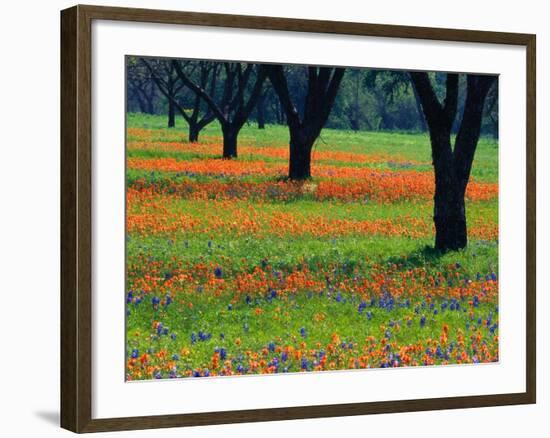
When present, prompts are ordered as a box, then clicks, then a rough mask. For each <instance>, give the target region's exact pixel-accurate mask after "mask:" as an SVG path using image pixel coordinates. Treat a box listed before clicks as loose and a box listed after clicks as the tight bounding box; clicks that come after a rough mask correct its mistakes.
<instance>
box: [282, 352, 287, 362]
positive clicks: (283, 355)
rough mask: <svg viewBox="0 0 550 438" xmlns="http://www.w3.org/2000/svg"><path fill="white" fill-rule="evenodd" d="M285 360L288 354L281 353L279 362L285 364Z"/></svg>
mask: <svg viewBox="0 0 550 438" xmlns="http://www.w3.org/2000/svg"><path fill="white" fill-rule="evenodd" d="M287 359H288V354H287V352H286V351H283V352H282V353H281V360H282V361H283V362H286V360H287Z"/></svg>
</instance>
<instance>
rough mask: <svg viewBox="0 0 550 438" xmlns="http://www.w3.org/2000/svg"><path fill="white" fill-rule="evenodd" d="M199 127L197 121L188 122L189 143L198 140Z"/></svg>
mask: <svg viewBox="0 0 550 438" xmlns="http://www.w3.org/2000/svg"><path fill="white" fill-rule="evenodd" d="M200 131H201V127H200V126H199V124H197V123H189V143H198V142H199V133H200Z"/></svg>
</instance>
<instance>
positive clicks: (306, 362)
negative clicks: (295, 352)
mask: <svg viewBox="0 0 550 438" xmlns="http://www.w3.org/2000/svg"><path fill="white" fill-rule="evenodd" d="M300 366H301V367H302V369H303V370H307V366H308V360H307V359H306V358H305V357H303V358H302V360H301V363H300Z"/></svg>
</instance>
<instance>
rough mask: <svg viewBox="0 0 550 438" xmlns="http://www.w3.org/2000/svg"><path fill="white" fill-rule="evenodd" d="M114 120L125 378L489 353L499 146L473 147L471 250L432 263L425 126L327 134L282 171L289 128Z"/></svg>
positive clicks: (426, 361)
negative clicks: (234, 145) (121, 209)
mask: <svg viewBox="0 0 550 438" xmlns="http://www.w3.org/2000/svg"><path fill="white" fill-rule="evenodd" d="M178 122H179V124H178V125H177V126H176V128H171V129H168V128H166V117H165V116H149V115H143V114H135V113H130V114H128V115H127V145H126V146H127V174H126V180H127V218H126V223H127V243H126V247H127V273H126V274H127V275H126V278H127V280H126V288H127V290H126V294H127V297H126V303H127V341H126V342H127V358H126V360H127V366H126V378H127V379H128V380H142V379H153V378H157V379H158V378H176V377H205V376H214V375H224V376H228V375H240V374H261V373H284V372H303V371H324V370H345V369H357V368H386V367H400V366H426V365H442V364H467V363H468V364H470V363H478V362H494V361H497V360H498V145H497V142H496V141H495V140H492V139H486V138H483V139H482V140H480V142H479V145H478V149H477V152H476V158H475V161H474V165H473V170H472V177H471V179H470V183H469V185H468V190H467V196H466V197H467V220H468V234H469V244H468V247H467V249H465V250H463V251H459V252H449V253H446V254H438V253H436V252H435V251H434V250H433V249H431V246H432V245H433V240H434V230H433V222H432V214H433V190H434V182H433V169H432V166H431V158H430V146H429V140H428V137H427V136H426V135H425V134H406V133H403V134H399V133H383V132H365V131H360V132H353V131H344V130H331V129H324V130H323V132H322V134H321V137H320V138H319V140H318V141H317V143H316V146H315V148H314V152H313V162H312V175H313V177H312V179H311V180H309V181H306V182H303V183H297V182H290V181H287V180H286V179H285V175H286V174H287V169H288V129H287V127H286V126H272V125H269V126H266V129H264V130H259V129H258V128H257V127H256V125H252V124H251V125H245V127H244V128H243V130H242V131H241V134H240V136H239V149H238V153H239V157H238V158H237V159H235V160H222V159H221V158H220V157H221V151H222V144H221V142H222V141H221V132H220V130H219V126H218V125H217V124H216V123H212V124H210V125H209V126H208V127H207V128H205V129H204V130H203V131H202V132H201V135H200V138H199V143H197V144H190V143H188V142H187V130H186V126H185V124H184V123H183V121H182V120H178Z"/></svg>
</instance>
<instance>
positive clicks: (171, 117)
mask: <svg viewBox="0 0 550 438" xmlns="http://www.w3.org/2000/svg"><path fill="white" fill-rule="evenodd" d="M174 126H176V113H175V108H174V102H173V101H172V100H171V99H168V127H169V128H173V127H174Z"/></svg>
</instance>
